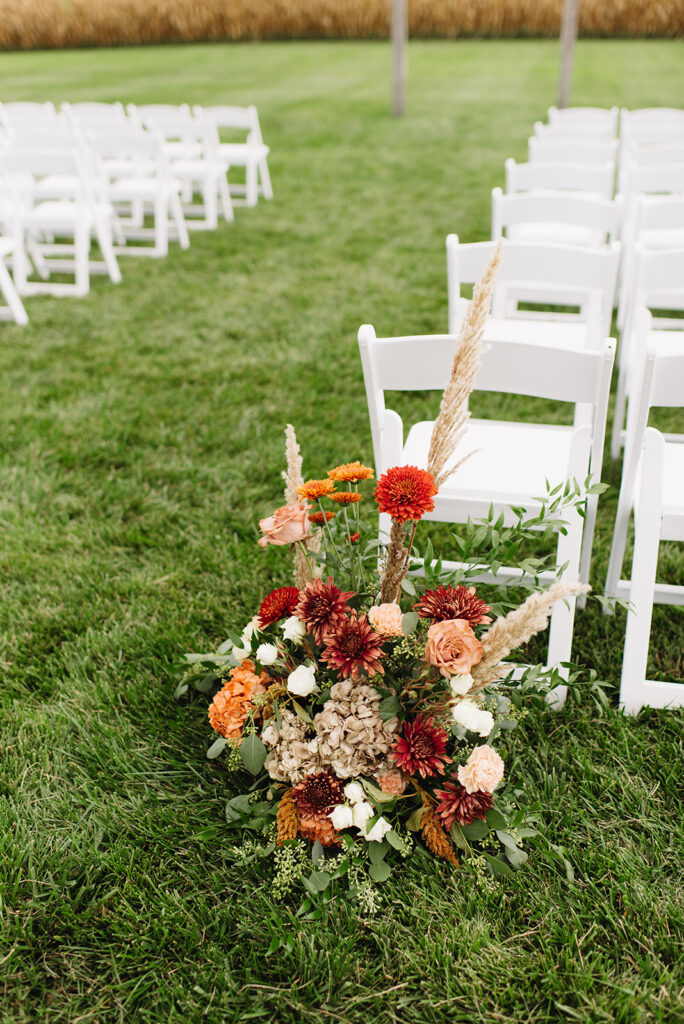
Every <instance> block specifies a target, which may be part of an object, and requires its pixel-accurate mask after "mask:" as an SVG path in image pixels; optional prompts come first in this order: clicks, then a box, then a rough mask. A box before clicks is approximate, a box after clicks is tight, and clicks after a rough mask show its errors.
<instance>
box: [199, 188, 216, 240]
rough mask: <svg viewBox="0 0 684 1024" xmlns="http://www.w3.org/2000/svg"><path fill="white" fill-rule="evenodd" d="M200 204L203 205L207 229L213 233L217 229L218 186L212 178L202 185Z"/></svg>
mask: <svg viewBox="0 0 684 1024" xmlns="http://www.w3.org/2000/svg"><path fill="white" fill-rule="evenodd" d="M202 202H203V203H204V220H205V222H206V225H207V227H208V228H210V229H211V230H212V231H215V230H216V228H217V227H218V184H217V179H216V178H214V177H211V178H208V179H205V181H204V182H203V183H202Z"/></svg>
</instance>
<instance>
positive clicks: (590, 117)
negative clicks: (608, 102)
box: [549, 107, 618, 138]
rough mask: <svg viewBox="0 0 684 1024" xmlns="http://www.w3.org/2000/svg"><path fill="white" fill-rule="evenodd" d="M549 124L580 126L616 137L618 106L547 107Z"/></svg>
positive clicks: (583, 128)
mask: <svg viewBox="0 0 684 1024" xmlns="http://www.w3.org/2000/svg"><path fill="white" fill-rule="evenodd" d="M549 124H551V125H559V126H562V127H564V128H565V127H568V128H572V129H575V128H581V129H582V130H586V131H590V132H591V133H592V134H595V133H601V134H603V135H605V136H607V137H608V138H616V136H617V131H618V108H617V107H611V108H610V109H607V108H604V107H563V108H560V109H559V108H558V107H549Z"/></svg>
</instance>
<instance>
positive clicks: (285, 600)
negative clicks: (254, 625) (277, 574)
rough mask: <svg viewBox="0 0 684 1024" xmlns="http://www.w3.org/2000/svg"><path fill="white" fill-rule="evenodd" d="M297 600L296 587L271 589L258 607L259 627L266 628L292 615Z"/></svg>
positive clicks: (297, 592)
mask: <svg viewBox="0 0 684 1024" xmlns="http://www.w3.org/2000/svg"><path fill="white" fill-rule="evenodd" d="M298 601H299V591H298V590H297V588H296V587H278V589H277V590H272V591H271V593H270V594H267V595H266V597H265V598H264V599H263V601H262V602H261V606H260V607H259V615H258V619H259V629H266V627H267V626H270V625H271V624H272V623H273V622H278V620H279V619H284V618H289V617H290V615H294V610H295V608H296V607H297V602H298Z"/></svg>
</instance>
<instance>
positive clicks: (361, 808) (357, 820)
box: [353, 800, 375, 833]
mask: <svg viewBox="0 0 684 1024" xmlns="http://www.w3.org/2000/svg"><path fill="white" fill-rule="evenodd" d="M374 814H375V809H374V807H373V804H369V803H368V801H367V800H364V801H363V802H362V803H360V804H354V811H353V823H354V828H358V829H360V830H361V831H362V832H364V833H365V829H366V822H367V821H368V819H369V818H372V817H373V815H374Z"/></svg>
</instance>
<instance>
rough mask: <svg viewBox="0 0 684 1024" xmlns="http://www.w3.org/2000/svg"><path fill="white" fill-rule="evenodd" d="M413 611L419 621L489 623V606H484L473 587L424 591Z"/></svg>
mask: <svg viewBox="0 0 684 1024" xmlns="http://www.w3.org/2000/svg"><path fill="white" fill-rule="evenodd" d="M413 607H414V609H415V610H416V611H417V612H418V614H419V615H420V617H421V619H432V620H433V622H445V621H446V620H447V619H465V620H466V622H468V623H469V624H470V625H471V626H479V625H484V624H485V623H487V622H491V621H492V619H491V616H490V615H487V612H490V611H491V610H492V609H491V605H488V604H485V603H484V601H483V600H482V598H480V597H478V596H477V594H476V593H475V587H462V586H458V587H452V586H448V587H443V586H439V587H438V589H437V590H426V591H425V593H424V594H423V596H422V597H421V599H420V601H419V602H418V604H414V606H413Z"/></svg>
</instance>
